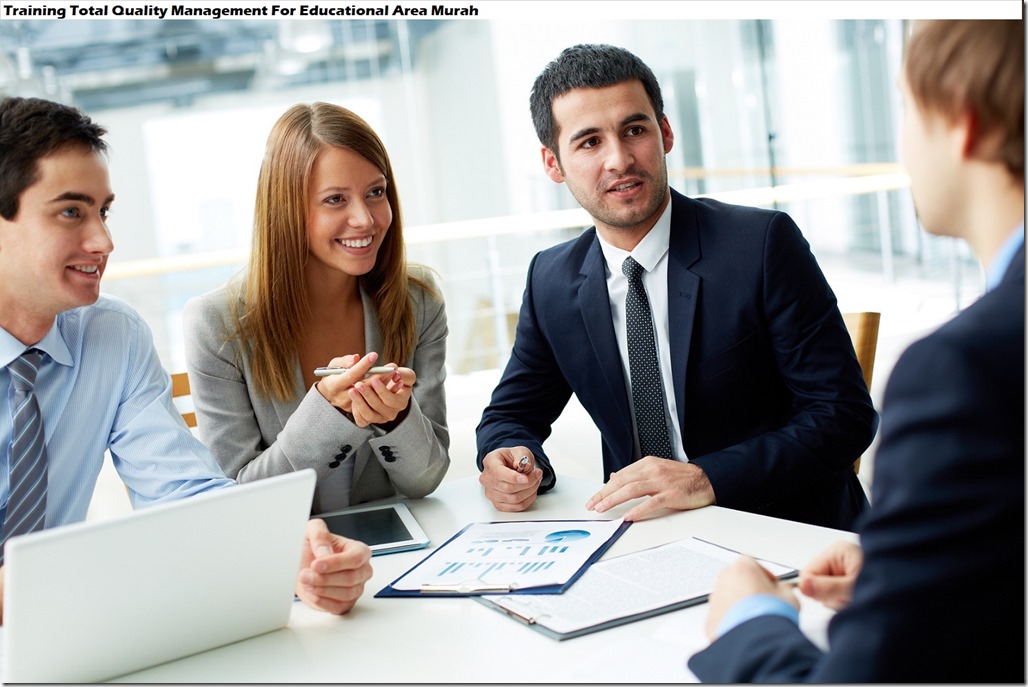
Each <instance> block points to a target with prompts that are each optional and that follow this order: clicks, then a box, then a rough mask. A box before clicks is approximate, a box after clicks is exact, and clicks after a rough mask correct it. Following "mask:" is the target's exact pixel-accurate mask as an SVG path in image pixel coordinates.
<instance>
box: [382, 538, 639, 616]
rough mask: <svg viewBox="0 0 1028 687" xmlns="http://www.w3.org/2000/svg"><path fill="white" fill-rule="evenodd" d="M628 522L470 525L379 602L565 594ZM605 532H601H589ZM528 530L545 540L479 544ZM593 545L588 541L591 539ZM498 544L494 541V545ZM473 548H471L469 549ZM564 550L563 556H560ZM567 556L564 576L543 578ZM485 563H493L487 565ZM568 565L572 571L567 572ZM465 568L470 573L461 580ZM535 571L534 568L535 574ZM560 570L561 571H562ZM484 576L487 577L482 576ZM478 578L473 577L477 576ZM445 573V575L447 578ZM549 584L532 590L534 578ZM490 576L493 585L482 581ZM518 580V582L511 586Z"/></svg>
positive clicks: (389, 587) (393, 584) (397, 582)
mask: <svg viewBox="0 0 1028 687" xmlns="http://www.w3.org/2000/svg"><path fill="white" fill-rule="evenodd" d="M631 524H632V523H631V522H625V521H624V520H620V519H619V520H508V521H494V522H482V523H470V524H468V525H465V526H464V527H463V528H462V529H461V530H460V531H458V532H457V533H456V534H454V535H453V536H452V537H450V538H449V539H448V540H447V541H446V542H444V543H443V544H441V545H440V546H438V547H437V548H436V549H434V550H433V551H432V552H431V553H430V554H428V555H427V556H426V557H425V558H423V559H422V560H421V561H420V562H418V563H417V564H416V565H414V566H413V567H412V568H410V569H409V570H407V572H405V573H403V574H402V575H400V577H398V578H396V579H395V580H393V581H392V582H391V583H390V584H388V585H386V586H385V587H384V588H382V589H381V590H380V591H379V592H378V593H377V594H375V598H389V597H407V598H411V597H414V598H418V597H420V598H425V597H450V596H481V595H483V594H561V593H562V592H564V590H566V589H567V588H568V587H570V586H571V584H572V583H574V582H575V580H577V579H578V578H579V577H581V575H582V574H583V573H584V572H585V571H586V569H588V568H589V566H590V565H592V563H593V562H594V561H596V560H597V559H598V558H599V557H600V556H602V555H603V554H604V552H606V551H607V549H609V548H610V546H611V545H612V544H613V543H614V542H615V541H617V539H618V537H620V536H621V535H622V534H624V532H625V531H626V530H627V529H628V527H629V526H630V525H631ZM598 527H602V528H603V532H602V533H598V532H595V531H593V532H591V531H590V530H595V528H598ZM519 528H520V529H522V530H526V531H529V532H531V533H532V534H534V535H538V534H540V533H546V534H544V535H543V538H542V539H541V540H538V539H535V538H530V540H527V541H526V540H525V539H523V538H517V537H513V536H511V537H508V538H507V539H504V538H503V537H502V536H499V537H492V538H487V539H476V537H478V536H480V535H482V534H483V533H488V532H489V531H490V530H493V531H497V532H513V531H517V530H518V529H519ZM590 538H591V539H592V541H589V539H590ZM493 539H495V541H493ZM469 542H470V544H472V545H473V546H470V547H469ZM562 549H563V550H562ZM565 554H567V556H569V559H568V560H569V561H570V563H563V566H564V569H565V574H562V575H560V579H558V580H554V579H553V578H545V575H547V574H549V573H548V572H544V569H545V565H546V563H545V561H550V560H557V561H560V559H561V557H562V556H564V555H565ZM482 561H488V562H489V563H491V564H492V567H490V565H489V563H486V564H483V563H482ZM569 565H570V567H569ZM462 566H466V568H467V570H469V571H472V572H471V573H469V574H468V575H466V576H464V577H458V575H459V574H460V570H462V569H464V568H463V567H462ZM531 566H535V567H534V568H533V567H531ZM558 567H559V566H558ZM482 571H484V572H482ZM475 572H477V573H479V574H478V575H477V576H475V575H474V574H473V573H475ZM444 573H445V574H444ZM535 574H538V575H539V579H540V580H543V579H545V582H543V583H541V584H529V582H530V581H531V580H532V579H533V577H532V576H533V575H535ZM486 575H488V576H489V579H483V578H484V577H485V576H486ZM419 579H420V580H425V579H440V580H443V581H442V582H440V583H422V584H416V585H415V584H414V582H416V581H417V580H419ZM512 579H517V580H520V582H511V581H510V580H512Z"/></svg>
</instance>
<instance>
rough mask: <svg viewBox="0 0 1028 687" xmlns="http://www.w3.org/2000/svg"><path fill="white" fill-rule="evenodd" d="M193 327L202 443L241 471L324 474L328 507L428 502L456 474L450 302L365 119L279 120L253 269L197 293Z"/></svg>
mask: <svg viewBox="0 0 1028 687" xmlns="http://www.w3.org/2000/svg"><path fill="white" fill-rule="evenodd" d="M184 324H185V339H186V365H187V369H188V372H189V377H190V383H191V386H192V394H193V401H194V404H195V407H196V414H197V422H198V429H199V432H200V438H201V439H202V440H203V441H204V443H206V444H207V445H208V446H209V447H210V449H211V451H212V452H213V453H214V455H215V457H216V458H217V460H218V462H219V464H220V465H221V467H222V469H223V470H224V471H225V473H226V474H227V475H228V476H229V477H233V478H235V479H236V480H238V481H240V482H247V481H251V480H256V479H261V478H263V477H268V476H271V475H276V474H281V473H284V472H290V471H293V470H299V469H302V468H308V467H309V468H314V469H315V470H316V471H317V473H318V486H317V489H316V490H315V494H314V503H313V507H312V512H314V513H322V512H327V511H331V510H335V509H338V508H342V507H345V506H349V505H354V504H358V503H361V502H364V501H369V500H372V499H377V498H382V497H386V496H391V495H393V494H400V495H403V496H407V497H411V498H420V497H422V496H425V495H427V494H429V493H431V492H432V491H433V490H434V489H435V488H436V487H437V486H438V485H439V483H440V482H441V481H442V479H443V477H444V476H445V474H446V470H447V468H448V467H449V462H450V460H449V454H448V449H449V433H448V431H447V428H446V399H445V393H444V389H443V382H444V380H445V377H446V372H445V352H446V335H447V324H446V312H445V307H444V304H443V300H442V298H441V296H440V295H439V290H438V287H437V285H436V283H435V281H434V279H433V278H432V275H431V273H430V272H429V271H428V270H427V269H425V268H418V267H414V266H408V265H407V262H406V258H405V255H404V247H403V234H402V222H401V219H400V210H399V200H398V196H397V194H396V186H395V184H394V181H393V174H392V169H391V165H390V163H389V158H388V155H387V153H386V151H385V148H384V146H383V145H382V143H381V141H380V139H379V138H378V136H377V135H376V134H375V132H374V131H373V130H372V129H371V127H370V126H368V124H367V123H366V122H364V120H363V119H361V118H360V117H358V116H357V115H356V114H354V113H352V112H350V111H349V110H346V109H345V108H342V107H338V106H336V105H329V104H326V103H314V104H313V105H297V106H294V107H293V108H291V109H290V110H289V111H287V112H286V113H285V114H284V115H283V116H282V117H281V118H280V119H279V121H278V122H277V123H276V124H275V126H274V127H273V129H272V132H271V135H270V136H269V139H268V147H267V150H266V153H265V158H264V162H263V163H262V165H261V172H260V177H259V180H258V190H257V202H256V207H255V213H254V238H253V247H252V250H251V255H250V263H249V267H248V269H247V271H246V273H245V274H244V275H242V276H241V277H239V278H236V279H234V280H232V281H230V282H229V284H228V285H226V286H224V287H221V288H219V289H217V290H215V291H212V292H210V293H208V294H206V295H204V296H202V297H200V298H194V299H192V300H190V301H189V302H188V303H187V304H186V307H185V310H184ZM321 366H326V367H338V368H348V371H345V372H343V373H340V374H334V375H331V376H327V377H317V376H315V374H314V370H315V368H317V367H321ZM372 366H376V367H387V368H389V370H388V371H385V372H383V373H376V374H367V373H368V371H369V370H370V369H371V368H372Z"/></svg>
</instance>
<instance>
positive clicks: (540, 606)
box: [475, 537, 799, 641]
mask: <svg viewBox="0 0 1028 687" xmlns="http://www.w3.org/2000/svg"><path fill="white" fill-rule="evenodd" d="M738 555H739V552H737V551H734V550H733V549H729V548H727V547H724V546H721V545H720V544H715V543H713V542H708V541H706V540H703V539H700V538H698V537H689V538H686V539H682V540H679V541H676V542H670V543H668V544H663V545H660V546H655V547H652V548H649V549H644V550H642V551H637V552H635V553H631V554H626V555H623V556H617V557H616V558H609V559H607V560H604V561H601V562H600V563H598V564H596V565H594V566H592V567H591V568H590V569H589V571H588V572H587V573H586V574H585V575H584V576H583V577H582V579H581V580H579V581H578V583H577V584H576V585H575V587H574V588H573V589H572V591H571V594H569V595H566V596H561V597H552V598H551V597H541V596H523V597H519V598H508V597H503V596H499V597H492V596H488V595H485V596H479V597H477V598H476V599H475V601H478V602H479V603H481V604H483V605H485V606H488V607H490V608H492V609H494V610H496V611H499V612H500V613H503V614H505V615H507V616H509V617H511V618H513V619H514V620H517V621H518V622H520V623H522V624H524V625H527V626H528V627H530V628H532V629H533V630H535V631H537V632H541V633H542V634H544V635H546V636H547V637H550V638H551V639H556V640H558V641H561V640H565V639H571V638H573V637H581V636H582V635H587V634H591V633H593V632H599V631H601V630H606V629H608V628H612V627H617V626H619V625H625V624H627V623H632V622H635V621H637V620H643V619H645V618H651V617H653V616H656V615H662V614H664V613H670V612H671V611H676V610H678V609H681V608H687V607H689V606H696V605H698V604H701V603H704V602H706V601H707V599H708V598H709V596H710V591H711V590H712V589H713V585H714V581H715V577H714V575H715V574H716V573H720V570H722V569H724V568H725V567H728V565H729V563H730V561H731V560H732V559H733V558H734V556H738ZM692 556H698V557H707V558H709V559H710V561H711V565H710V567H709V568H707V566H706V565H704V568H705V569H704V571H703V572H702V574H701V573H700V572H697V571H696V570H695V569H692V570H690V568H689V566H688V564H685V565H683V563H685V562H686V561H687V560H688V558H689V557H692ZM696 560H697V561H698V562H699V561H700V560H701V559H700V558H696ZM757 560H758V561H759V562H760V563H761V564H762V565H763V566H764V567H765V568H767V569H769V570H770V571H771V572H772V573H773V574H774V575H775V576H776V577H778V579H780V580H789V579H792V578H795V577H797V576H798V575H799V571H798V570H796V569H795V568H791V567H789V566H786V565H782V564H780V563H774V562H773V561H769V560H767V559H763V558H758V559H757ZM719 563H720V565H718V564H719ZM628 571H638V573H637V574H633V573H628ZM690 576H692V577H693V578H694V579H690ZM676 578H681V579H679V580H677V581H676ZM627 580H631V581H630V582H629V581H627ZM646 586H652V587H653V590H654V592H653V594H652V595H651V598H650V599H649V600H646V599H643V598H639V592H638V590H639V588H640V587H646ZM572 597H574V598H572ZM569 608H589V609H590V611H589V612H587V613H585V614H584V615H583V614H581V613H580V612H579V611H575V610H572V611H567V609H569Z"/></svg>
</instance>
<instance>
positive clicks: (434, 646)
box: [117, 475, 856, 684]
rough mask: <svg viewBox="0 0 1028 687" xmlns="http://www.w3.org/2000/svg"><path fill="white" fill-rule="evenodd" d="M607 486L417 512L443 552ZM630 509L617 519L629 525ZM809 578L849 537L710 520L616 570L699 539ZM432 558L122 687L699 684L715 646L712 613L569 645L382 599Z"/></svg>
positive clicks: (661, 521)
mask: <svg viewBox="0 0 1028 687" xmlns="http://www.w3.org/2000/svg"><path fill="white" fill-rule="evenodd" d="M600 486H601V485H600V484H599V483H598V482H591V481H587V480H582V479H578V478H573V477H567V476H563V475H561V476H558V480H557V487H556V488H555V489H554V490H553V491H552V492H550V493H547V494H544V495H542V496H540V497H539V499H538V500H537V502H536V504H535V505H533V507H532V508H531V509H530V510H528V511H527V512H525V513H508V514H505V513H499V512H498V511H496V510H494V509H493V507H492V504H490V503H489V501H488V500H486V498H485V497H484V495H483V493H482V488H481V486H480V485H479V483H478V480H477V478H474V477H472V478H465V479H459V480H455V481H453V482H445V483H444V484H443V485H441V486H440V488H439V489H438V490H437V491H436V492H435V493H434V494H432V495H431V496H429V497H427V498H425V499H420V500H412V501H410V502H409V504H410V507H411V510H412V511H413V512H414V515H415V517H416V518H417V519H418V522H420V523H421V525H422V527H423V528H424V529H425V531H426V532H427V533H428V535H429V536H430V537H431V538H432V544H433V545H437V544H440V543H442V542H444V541H446V540H447V539H448V538H449V537H450V536H452V535H453V534H454V533H456V532H457V531H458V530H459V529H461V528H462V527H464V526H465V525H466V524H468V523H470V522H484V521H490V520H519V519H539V520H543V519H575V518H583V519H592V518H596V517H597V515H596V514H595V513H592V512H590V511H587V510H585V507H584V504H585V502H586V500H587V499H588V498H589V496H591V495H592V494H593V493H595V491H596V490H597V489H599V487H600ZM629 507H630V504H625V505H623V506H620V507H618V508H616V509H613V510H612V511H610V512H608V513H607V514H604V516H603V517H620V516H621V515H622V514H623V513H625V512H627V510H628V508H629ZM692 535H695V536H699V537H702V538H704V539H707V540H709V541H713V542H716V543H718V544H721V545H724V546H727V547H729V548H732V549H736V550H738V551H743V552H746V553H749V554H751V555H755V556H758V557H763V558H767V559H769V560H773V561H776V562H779V563H783V564H786V565H790V566H793V567H797V568H799V567H802V566H803V565H804V564H805V563H806V562H807V561H808V560H809V559H810V558H811V557H812V556H814V555H815V554H816V553H817V552H819V551H820V550H821V549H822V548H824V547H825V546H827V545H828V544H830V543H831V542H833V541H835V540H836V539H840V538H846V539H850V540H852V541H855V540H856V537H855V535H853V534H850V533H848V532H841V531H838V530H831V529H826V528H821V527H814V526H810V525H803V524H799V523H794V522H789V521H785V520H777V519H774V518H768V517H764V516H759V515H752V514H749V513H743V512H740V511H734V510H730V509H726V508H718V507H714V506H711V507H708V508H703V509H699V510H695V511H687V512H672V513H667V514H664V515H661V516H660V517H656V518H652V519H649V520H646V521H642V522H637V523H634V524H633V525H632V526H631V527H630V528H629V529H628V531H627V532H625V534H624V535H622V537H621V538H620V539H619V540H618V541H617V542H615V543H614V545H613V546H612V547H611V548H610V549H609V550H608V551H607V553H606V554H605V555H604V557H605V558H606V557H611V556H617V555H620V554H623V553H629V552H632V551H635V550H638V549H642V548H646V547H649V546H654V545H657V544H661V543H664V542H668V541H674V540H676V539H682V538H685V537H688V536H692ZM429 551H431V548H429V549H427V550H421V551H412V552H405V553H394V554H387V555H383V556H375V557H374V558H373V559H372V566H373V567H374V577H373V578H372V579H371V581H370V582H369V583H368V585H367V587H366V588H365V593H364V596H363V597H361V599H360V601H359V602H358V603H357V605H356V606H355V607H354V609H353V610H352V611H351V612H350V613H349V614H347V615H345V616H333V615H329V614H327V613H321V612H317V611H314V610H311V609H309V608H308V607H306V606H304V605H303V604H301V603H299V602H297V603H295V604H294V607H293V610H292V614H291V616H290V621H289V625H288V627H286V628H284V629H281V630H277V631H275V632H270V633H267V634H264V635H261V636H258V637H254V638H252V639H248V640H245V641H242V642H237V643H235V644H231V645H228V646H225V647H221V648H219V649H214V650H211V651H207V652H204V653H202V654H197V655H194V656H190V657H187V658H184V659H180V660H177V661H172V662H170V663H165V664H163V665H160V666H156V667H154V668H150V669H147V670H143V671H140V672H137V673H131V674H129V675H125V676H122V677H121V678H119V679H118V680H117V681H119V682H174V683H183V682H204V683H212V682H271V683H287V682H303V683H313V682H355V683H372V682H401V683H425V682H442V683H450V684H452V683H459V682H476V683H482V682H507V683H529V682H534V683H538V682H543V683H555V682H588V683H594V684H595V683H599V682H636V683H639V682H689V681H695V679H696V678H695V676H694V675H693V674H692V672H691V671H689V669H688V668H687V667H686V660H687V659H688V657H689V656H690V655H692V653H694V652H695V651H697V650H699V649H701V648H702V647H704V646H706V638H705V636H704V634H703V622H704V619H705V616H706V612H707V606H706V604H702V605H699V606H695V607H692V608H686V609H682V610H678V611H674V612H671V613H667V614H664V615H660V616H656V617H653V618H648V619H646V620H641V621H638V622H634V623H629V624H627V625H622V626H620V627H616V628H612V629H608V630H603V631H600V632H596V633H593V634H589V635H585V636H582V637H576V638H574V639H569V640H565V641H557V640H555V639H551V638H549V637H547V636H545V635H543V634H542V633H539V632H536V631H535V630H532V629H531V628H529V627H527V626H525V625H523V624H521V623H519V622H517V621H515V620H513V619H511V618H508V617H506V616H504V615H503V614H501V613H498V612H496V611H495V610H492V609H490V608H486V607H485V606H483V605H480V604H479V603H477V602H476V601H474V600H472V599H469V598H387V599H376V598H374V594H375V593H376V592H378V591H379V590H381V589H382V588H383V587H384V586H386V585H387V584H389V583H390V582H392V581H393V580H395V579H396V578H397V577H399V576H400V575H401V574H403V573H404V572H405V571H406V570H408V569H409V568H410V567H412V566H413V565H414V564H415V563H417V562H418V561H420V560H421V559H422V558H423V557H424V556H426V555H427V554H428V552H429ZM830 615H831V613H830V611H828V610H827V609H825V608H824V607H822V606H821V605H820V604H818V603H816V602H813V601H809V600H806V599H803V605H802V614H801V617H802V621H801V627H803V629H804V630H805V631H807V633H808V635H810V636H811V638H812V639H813V640H814V641H815V642H816V643H818V644H821V645H822V646H823V644H824V627H825V625H826V623H827V620H828V618H829V617H830Z"/></svg>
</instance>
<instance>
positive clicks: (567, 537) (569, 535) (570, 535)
mask: <svg viewBox="0 0 1028 687" xmlns="http://www.w3.org/2000/svg"><path fill="white" fill-rule="evenodd" d="M588 536H589V533H588V532H586V531H585V530H559V531H557V532H550V533H549V534H547V535H546V541H554V542H556V541H561V542H572V541H576V540H578V539H585V538H586V537H588Z"/></svg>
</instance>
